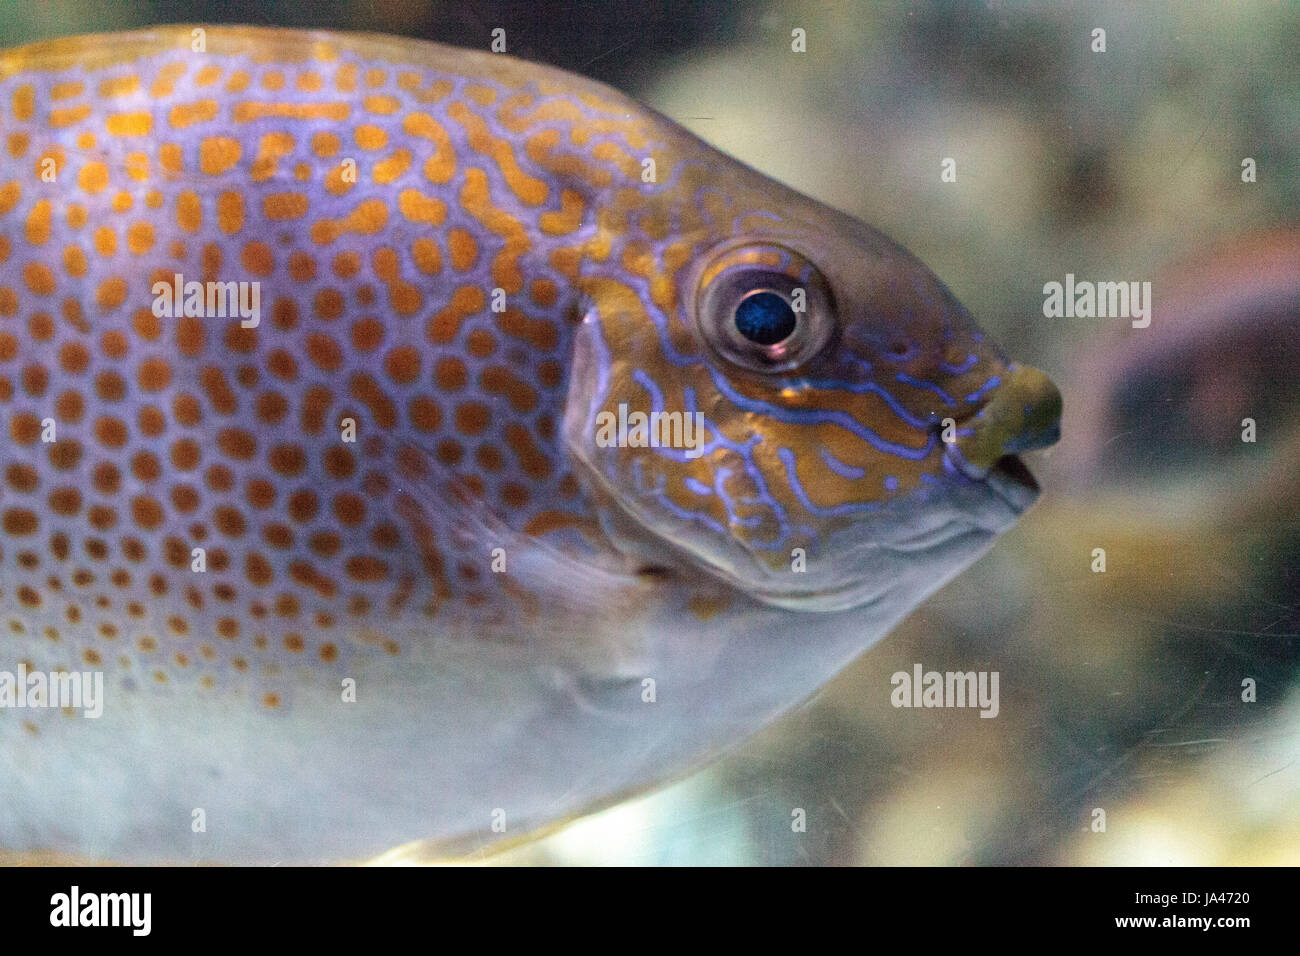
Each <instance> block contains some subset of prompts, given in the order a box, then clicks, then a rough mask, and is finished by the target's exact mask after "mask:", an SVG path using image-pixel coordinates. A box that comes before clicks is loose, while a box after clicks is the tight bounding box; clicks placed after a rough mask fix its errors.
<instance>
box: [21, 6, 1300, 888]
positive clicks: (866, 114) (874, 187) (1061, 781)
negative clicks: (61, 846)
mask: <svg viewBox="0 0 1300 956" xmlns="http://www.w3.org/2000/svg"><path fill="white" fill-rule="evenodd" d="M189 21H208V22H244V23H253V24H268V25H271V24H274V25H284V26H301V27H318V28H333V29H363V30H374V31H382V32H389V33H398V34H405V35H408V36H416V37H423V38H425V39H432V40H439V41H442V42H446V43H452V44H457V45H462V46H470V47H478V48H486V47H487V46H488V43H489V40H490V33H491V30H492V29H493V28H495V27H504V28H505V30H506V35H507V43H508V47H509V52H511V53H512V54H514V55H516V56H521V57H524V58H526V59H532V60H538V61H543V62H547V63H551V64H555V65H557V66H560V67H564V68H567V69H571V70H575V71H578V72H581V73H584V74H586V75H588V76H591V77H594V78H596V79H599V80H602V81H605V82H607V83H611V84H613V85H615V86H617V87H619V88H621V89H623V90H625V91H627V92H629V93H631V94H632V95H634V96H636V97H637V98H639V99H640V100H642V101H643V102H645V103H647V104H649V105H651V106H653V107H655V108H656V109H658V110H659V111H661V112H663V113H665V114H667V115H668V116H669V117H671V118H673V119H675V120H677V121H678V122H679V123H681V124H682V125H684V126H686V127H688V128H690V129H691V130H693V131H694V132H695V133H697V134H698V135H700V136H701V137H703V138H704V139H706V140H708V141H709V142H711V143H713V144H714V145H716V146H718V147H719V148H721V149H723V150H724V151H726V152H728V153H730V154H732V155H733V156H736V157H737V158H739V159H742V160H744V161H745V162H747V163H749V164H751V165H753V166H755V167H756V168H758V169H759V170H761V171H763V172H765V173H768V174H769V175H772V176H774V177H776V178H778V179H780V180H782V181H784V182H786V183H788V184H789V185H791V186H793V187H795V188H796V189H799V190H801V191H803V192H806V193H808V194H810V195H812V196H814V197H816V198H818V199H820V200H822V201H824V202H827V203H829V204H831V205H833V206H836V207H838V208H840V209H842V210H844V211H846V212H849V213H851V214H853V215H856V216H858V217H860V218H861V219H863V220H865V221H866V222H868V223H871V224H872V225H874V226H876V227H877V228H879V229H880V230H882V231H883V232H885V233H887V234H889V235H890V236H892V237H893V238H894V239H896V240H898V241H899V242H901V243H902V244H904V245H905V246H907V247H908V248H909V249H911V250H912V251H913V252H914V253H916V254H917V255H918V256H920V257H921V258H922V259H923V260H924V261H925V262H926V263H927V264H928V265H929V266H930V267H931V268H932V269H933V270H934V271H935V272H936V273H937V274H938V275H939V276H940V277H941V278H942V279H943V280H944V281H945V282H946V283H947V284H948V285H949V286H950V288H952V290H953V291H954V292H955V293H956V295H957V297H958V298H959V299H961V300H962V301H963V302H964V303H965V304H966V305H967V306H968V307H969V308H970V309H971V311H972V312H973V313H974V314H975V315H976V316H977V318H978V319H979V320H980V321H981V323H982V324H983V325H984V327H985V328H986V329H987V330H988V331H989V332H990V333H992V335H993V336H994V338H995V339H997V340H998V341H1000V342H1001V343H1002V345H1003V346H1004V347H1005V348H1006V349H1007V351H1008V352H1009V353H1010V354H1012V355H1014V356H1016V357H1017V358H1019V359H1021V360H1023V361H1025V362H1027V363H1030V364H1033V365H1036V366H1038V367H1040V368H1042V369H1044V370H1046V371H1047V372H1049V373H1050V374H1051V375H1052V376H1053V378H1054V379H1055V380H1056V381H1057V383H1058V384H1059V385H1060V386H1061V388H1062V391H1063V393H1064V395H1065V402H1066V414H1065V420H1064V425H1063V430H1064V438H1063V440H1062V442H1061V444H1060V445H1059V446H1058V447H1057V448H1056V449H1054V450H1053V451H1052V452H1051V453H1050V454H1049V455H1047V456H1043V455H1039V456H1035V458H1034V460H1033V461H1031V462H1030V464H1031V467H1033V468H1034V470H1035V472H1036V474H1037V475H1038V477H1039V480H1040V482H1041V483H1042V484H1043V486H1044V488H1045V492H1044V495H1043V498H1042V501H1041V502H1040V503H1039V505H1038V506H1037V507H1036V508H1035V509H1034V510H1033V511H1032V512H1031V513H1030V514H1029V515H1028V516H1027V517H1026V518H1025V519H1024V520H1023V521H1022V522H1021V524H1020V525H1019V526H1018V527H1017V528H1016V529H1015V530H1014V531H1012V532H1011V533H1009V534H1007V535H1006V536H1004V537H1003V538H1002V539H1001V540H1000V541H999V543H998V544H997V546H996V547H995V549H994V551H993V552H992V553H991V554H990V555H989V556H988V557H986V558H985V559H983V560H982V561H980V562H978V563H977V564H976V565H975V566H973V567H972V568H971V569H970V570H969V571H967V572H966V573H965V574H964V575H962V576H961V577H959V578H958V579H957V580H955V581H954V582H952V583H951V584H949V585H948V586H947V587H946V588H945V589H944V590H942V591H941V592H940V593H939V594H937V595H935V596H934V597H933V598H931V599H930V600H929V601H928V602H927V603H926V604H925V605H923V606H922V607H921V608H919V609H918V610H917V611H916V612H914V613H913V614H912V616H911V617H910V618H909V619H908V620H907V621H906V622H905V623H904V624H903V625H902V626H900V627H899V628H898V629H897V630H896V631H895V632H894V633H893V634H892V635H891V636H890V637H888V638H887V639H886V640H885V641H884V642H883V643H882V644H881V645H879V646H878V647H876V648H875V649H873V650H872V651H871V652H870V653H868V654H866V655H865V656H864V657H863V658H861V659H860V660H859V661H858V662H857V663H856V664H854V665H853V666H852V667H850V668H849V669H848V670H847V671H846V672H845V673H843V674H842V675H840V677H839V678H838V679H836V680H835V681H834V682H833V683H832V684H830V685H829V686H828V687H827V688H826V689H825V690H824V691H823V692H822V693H821V694H820V695H818V696H817V697H816V698H815V699H814V700H812V701H810V702H808V703H807V704H806V705H804V706H802V707H800V708H799V709H798V710H797V711H795V712H794V713H792V714H790V715H789V716H787V717H786V718H784V719H783V720H781V721H780V722H778V723H777V724H775V725H773V726H771V727H769V728H768V729H767V730H765V731H764V732H762V733H760V734H759V735H757V736H756V737H755V738H753V739H751V740H749V741H748V742H746V743H745V744H743V745H742V746H741V747H739V748H737V749H735V750H734V751H732V752H730V753H728V754H727V755H725V756H724V757H723V758H722V759H721V760H720V761H718V762H717V763H715V764H713V765H712V766H711V767H709V768H708V769H706V770H705V771H703V772H701V773H698V774H696V775H694V776H692V777H690V778H688V779H686V780H683V781H681V782H679V783H677V784H675V785H673V786H670V787H667V788H665V789H663V790H660V791H658V792H657V793H654V794H651V795H649V796H647V797H643V798H641V799H638V800H635V801H632V802H629V803H627V804H624V805H622V806H619V807H616V808H614V809H612V810H609V811H607V812H605V813H602V814H599V815H597V816H595V817H591V818H588V819H586V820H582V821H579V822H577V823H575V824H574V825H573V826H570V827H568V828H567V829H565V830H563V831H561V832H559V833H557V834H554V835H552V836H550V837H548V838H546V839H544V840H540V841H537V842H534V843H532V844H529V845H526V846H523V847H520V848H517V849H515V850H512V851H510V852H508V853H505V854H499V855H497V856H495V857H493V858H492V860H493V862H501V863H596V864H605V863H636V864H642V863H646V864H746V863H766V864H854V863H868V864H992V863H1048V864H1068V863H1085V864H1296V863H1300V464H1298V463H1300V375H1297V372H1296V370H1297V368H1298V367H1300V57H1298V56H1297V53H1296V51H1297V50H1300V5H1297V4H1295V3H1289V2H1280V3H1273V2H1241V3H1221V2H1206V3H1198V2H1170V3H1165V2H1149V3H1143V4H1133V3H1129V2H1122V0H1117V2H1109V3H1108V2H1092V3H1088V2H1080V3H1068V4H1067V3H1064V2H1061V3H1053V2H1043V3H1033V4H1029V3H1021V2H1015V3H998V2H990V3H964V2H958V0H949V2H934V3H902V2H867V0H860V2H849V0H793V2H735V3H729V2H718V0H713V2H709V3H701V2H690V0H683V2H669V0H663V2H638V3H622V2H619V3H615V2H592V3H576V2H565V0H506V2H487V0H455V2H438V0H334V2H332V3H330V4H328V5H326V4H303V3H302V2H300V0H219V2H200V0H118V2H90V0H43V2H42V3H39V4H35V3H18V2H14V0H9V2H6V3H3V4H0V40H2V41H3V45H4V46H12V45H17V44H20V43H26V42H29V41H32V40H37V39H42V38H47V37H55V36H62V35H68V34H73V33H85V32H94V31H101V30H119V29H128V28H131V27H136V26H144V25H148V24H150V23H164V22H189ZM795 28H801V29H803V30H804V31H806V36H807V52H805V53H801V54H795V53H792V52H791V48H790V43H791V31H792V30H793V29H795ZM1095 29H1103V30H1104V31H1105V44H1106V49H1105V52H1104V53H1101V52H1094V51H1093V50H1092V46H1093V44H1094V39H1093V31H1094V30H1095ZM944 157H953V158H954V159H955V160H956V162H957V181H956V182H955V183H942V182H941V181H940V176H939V172H940V161H941V160H942V159H943V158H944ZM1247 159H1250V160H1253V165H1254V168H1255V170H1256V172H1255V177H1254V178H1255V181H1254V182H1243V177H1242V174H1243V162H1244V161H1245V160H1247ZM1067 273H1073V274H1074V275H1075V276H1076V277H1077V278H1079V279H1081V280H1082V279H1087V280H1093V281H1121V280H1133V281H1150V282H1152V284H1153V298H1154V311H1153V321H1152V324H1151V326H1150V328H1147V329H1134V328H1131V327H1130V325H1129V322H1128V321H1126V320H1124V319H1080V318H1073V319H1048V318H1044V317H1043V311H1042V305H1043V291H1042V288H1043V285H1044V283H1046V282H1052V281H1055V282H1063V281H1064V279H1065V276H1066V274H1067ZM1245 419H1251V420H1253V422H1254V439H1255V440H1254V441H1243V433H1244V432H1245V431H1246V429H1245V428H1244V427H1243V420H1245ZM1096 548H1102V549H1104V550H1105V552H1106V571H1105V572H1104V573H1097V572H1095V571H1093V570H1092V567H1093V564H1094V556H1093V552H1094V549H1096ZM791 639H792V640H797V639H798V635H797V633H795V634H792V635H791ZM915 663H921V664H923V665H924V666H925V668H926V669H927V670H928V669H935V670H941V671H943V670H962V671H964V670H991V671H997V672H999V674H1000V675H1001V685H1000V690H1001V711H1000V713H999V715H998V717H997V718H996V719H993V720H984V719H980V717H979V715H978V712H977V711H975V710H898V709H894V708H893V707H891V706H890V703H889V697H890V691H891V689H892V688H891V685H890V675H891V674H893V673H894V672H895V671H899V670H904V671H908V672H910V671H911V669H912V666H913V665H914V664H915ZM1244 682H1246V683H1248V684H1251V685H1252V686H1253V688H1254V692H1253V700H1243V695H1245V696H1251V695H1250V694H1247V693H1246V691H1245V690H1244V688H1243V683H1244ZM795 808H801V809H803V810H804V811H805V812H806V817H807V828H806V832H792V828H791V814H792V811H793V810H794V809H795ZM1099 809H1100V810H1102V811H1104V813H1105V830H1104V832H1098V831H1097V829H1096V828H1095V825H1094V821H1095V820H1096V819H1097V814H1096V811H1097V810H1099Z"/></svg>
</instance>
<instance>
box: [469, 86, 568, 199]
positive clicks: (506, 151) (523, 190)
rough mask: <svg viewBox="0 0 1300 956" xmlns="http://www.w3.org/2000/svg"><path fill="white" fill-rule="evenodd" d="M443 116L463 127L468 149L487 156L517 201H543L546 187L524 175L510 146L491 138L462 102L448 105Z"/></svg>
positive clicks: (503, 141)
mask: <svg viewBox="0 0 1300 956" xmlns="http://www.w3.org/2000/svg"><path fill="white" fill-rule="evenodd" d="M447 114H448V115H449V116H450V117H451V118H452V119H454V120H455V121H456V122H458V123H460V124H461V125H462V126H464V127H465V131H466V134H467V138H468V142H469V147H470V149H472V150H474V151H475V152H477V153H482V154H483V155H485V156H489V157H491V159H492V161H493V162H495V163H496V165H497V168H498V169H500V170H501V175H502V177H503V178H504V179H505V181H506V185H507V186H508V187H509V188H510V191H511V192H513V193H514V194H515V195H516V196H518V197H519V200H520V201H521V202H523V203H524V204H525V205H528V206H538V205H541V204H542V203H544V202H546V197H547V196H548V195H549V194H550V187H549V186H547V185H546V183H545V182H544V181H543V180H540V179H538V178H536V177H535V176H530V175H529V174H528V173H526V172H524V171H523V170H522V169H521V168H520V167H519V163H518V161H517V159H516V158H515V151H514V147H513V146H512V145H511V143H509V142H508V141H506V140H504V139H501V138H500V137H497V136H493V135H492V134H491V133H490V132H489V130H488V126H487V123H486V122H485V121H484V120H483V118H482V117H481V116H477V115H475V114H474V113H471V112H470V110H469V108H468V107H467V106H465V104H464V103H452V104H451V105H450V106H449V107H447Z"/></svg>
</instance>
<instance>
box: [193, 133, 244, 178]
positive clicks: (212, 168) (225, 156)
mask: <svg viewBox="0 0 1300 956" xmlns="http://www.w3.org/2000/svg"><path fill="white" fill-rule="evenodd" d="M242 151H243V147H242V146H240V143H239V140H237V139H232V138H231V137H229V136H209V137H208V138H207V139H205V140H203V142H201V143H200V144H199V169H201V170H202V171H203V172H204V173H205V174H206V175H208V176H220V175H221V174H222V173H224V172H225V171H226V170H228V169H230V167H232V166H234V165H235V164H236V163H237V162H239V157H240V154H241V153H242Z"/></svg>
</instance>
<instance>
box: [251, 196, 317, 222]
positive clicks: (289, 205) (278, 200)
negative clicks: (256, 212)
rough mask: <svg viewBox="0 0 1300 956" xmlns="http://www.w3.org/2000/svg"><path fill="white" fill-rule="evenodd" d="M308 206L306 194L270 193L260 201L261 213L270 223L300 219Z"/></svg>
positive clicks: (305, 213) (309, 203) (308, 200)
mask: <svg viewBox="0 0 1300 956" xmlns="http://www.w3.org/2000/svg"><path fill="white" fill-rule="evenodd" d="M310 205H311V200H310V198H309V197H308V196H307V195H306V193H272V194H271V195H270V196H267V197H266V198H265V199H263V200H262V212H263V213H264V214H265V216H266V218H267V219H270V220H272V221H281V220H286V219H301V218H302V217H303V216H305V215H307V209H308V208H309V207H310Z"/></svg>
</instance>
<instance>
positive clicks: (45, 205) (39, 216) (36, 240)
mask: <svg viewBox="0 0 1300 956" xmlns="http://www.w3.org/2000/svg"><path fill="white" fill-rule="evenodd" d="M51 208H52V207H51V206H50V201H49V200H48V199H41V200H38V201H37V202H36V204H35V205H33V206H32V210H31V212H29V213H28V214H27V224H26V229H27V242H28V243H30V244H31V245H33V246H43V245H45V243H46V242H48V241H49V238H50V219H51Z"/></svg>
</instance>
